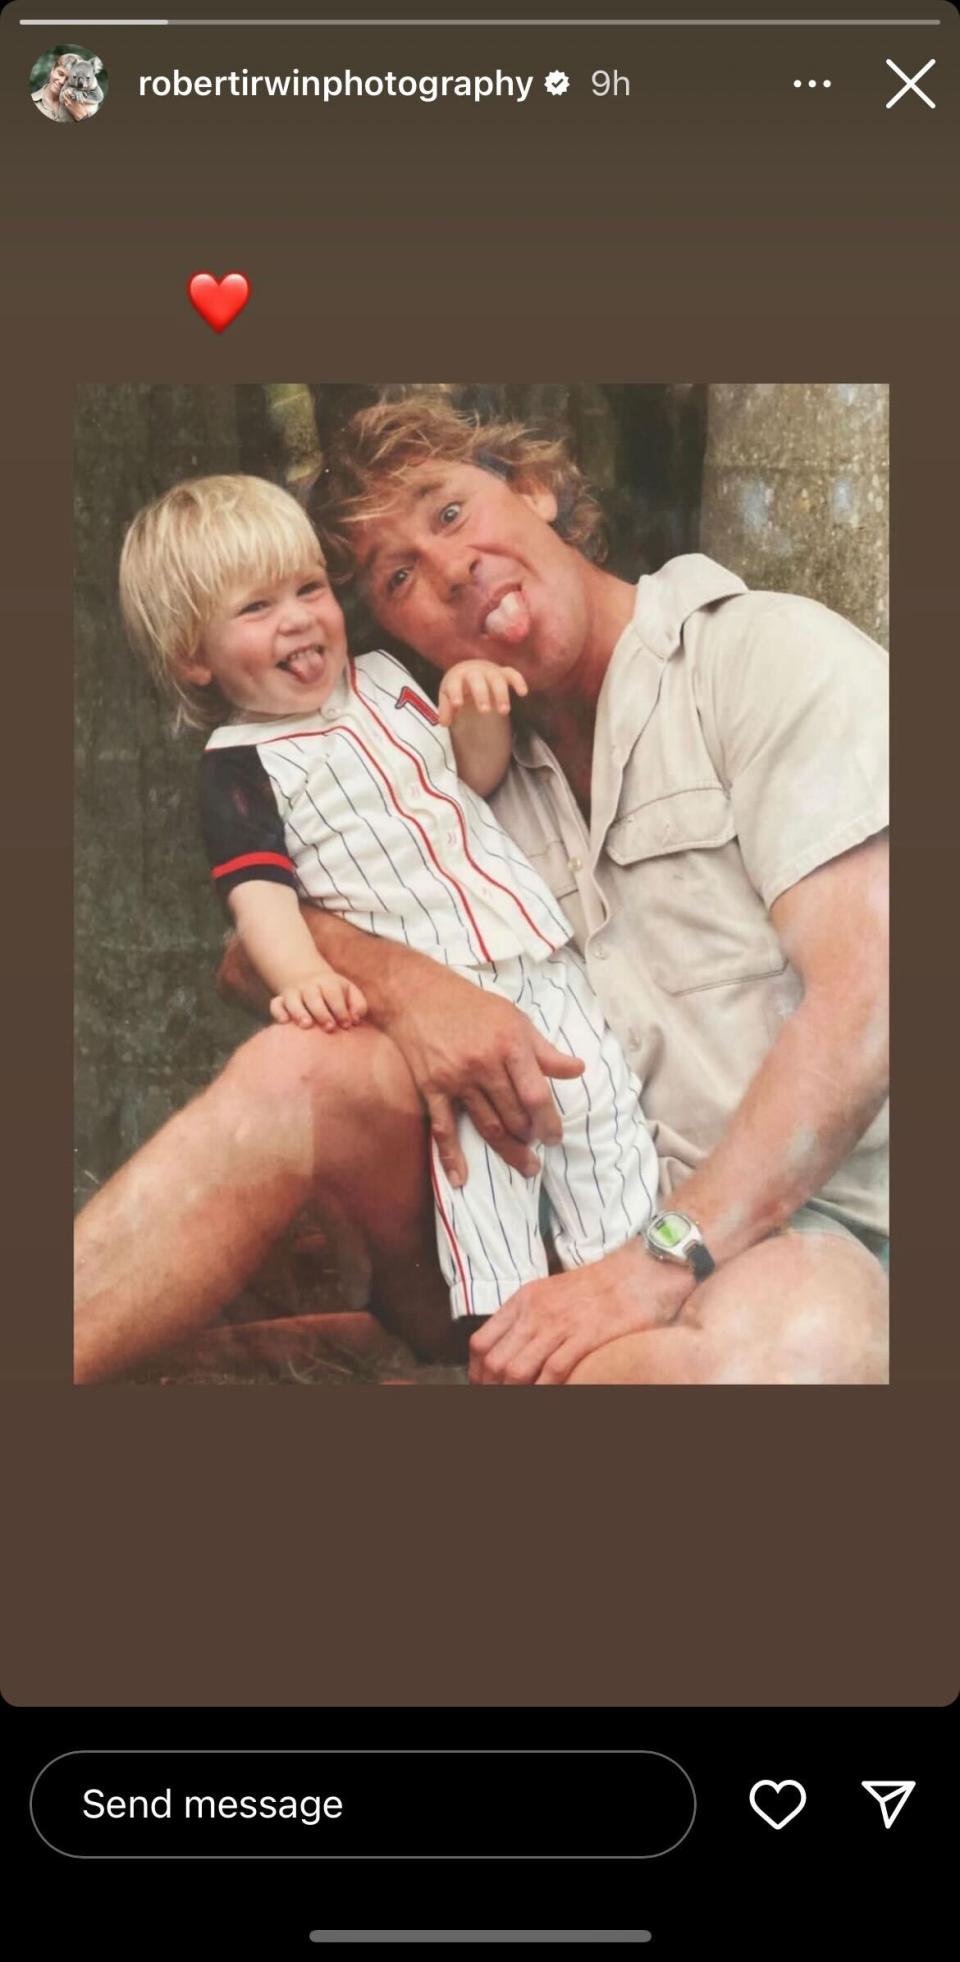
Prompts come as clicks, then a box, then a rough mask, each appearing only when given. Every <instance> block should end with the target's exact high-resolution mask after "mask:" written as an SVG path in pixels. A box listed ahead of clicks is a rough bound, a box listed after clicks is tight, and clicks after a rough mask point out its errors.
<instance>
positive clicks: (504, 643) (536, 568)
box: [358, 461, 588, 692]
mask: <svg viewBox="0 0 960 1962" xmlns="http://www.w3.org/2000/svg"><path fill="white" fill-rule="evenodd" d="M556 512H557V506H556V499H555V498H554V496H553V493H552V492H551V491H547V490H541V489H536V488H534V489H530V490H528V491H521V490H515V489H513V488H512V487H511V485H509V484H507V483H505V482H504V480H503V478H501V477H498V476H496V475H494V473H493V472H492V471H489V470H482V469H478V468H477V467H476V466H475V465H473V464H469V463H445V462H442V461H437V462H436V463H425V464H422V465H420V466H419V467H418V469H417V470H416V471H415V472H414V473H413V474H412V475H411V477H410V478H409V480H408V481H407V482H406V483H405V484H404V486H403V489H402V490H401V492H400V493H399V495H398V497H397V499H396V502H395V503H394V504H393V505H392V506H391V507H390V509H389V510H387V511H386V512H385V513H384V514H383V515H382V516H381V517H377V518H375V519H371V520H370V522H369V524H368V525H366V526H365V527H364V529H363V531H362V532H361V534H360V538H359V550H358V558H359V567H360V573H359V576H360V584H361V587H362V590H363V592H364V594H365V596H366V599H367V602H368V605H369V606H370V607H371V609H372V611H373V613H374V614H375V615H376V618H377V619H378V620H379V622H380V624H381V626H383V627H385V628H386V629H387V631H388V632H389V633H391V634H395V635H396V636H397V638H398V639H400V640H402V641H405V642H406V644H407V646H408V647H412V648H413V649H414V650H415V651H416V652H417V653H418V654H422V655H423V656H424V658H425V659H426V660H428V661H430V662H431V663H432V664H433V666H434V667H437V668H442V669H446V668H450V667H453V666H454V664H455V663H456V662H457V661H469V660H478V659H483V660H487V661H501V662H505V663H508V664H509V665H511V666H513V667H516V668H519V670H520V672H521V674H522V675H523V677H524V679H525V681H527V683H528V684H529V686H530V688H531V689H532V690H533V691H534V692H542V691H545V690H546V689H548V688H550V687H551V686H557V685H560V684H562V682H563V680H564V679H565V677H567V676H568V675H569V674H570V673H571V672H572V670H573V669H574V668H575V666H576V663H577V661H578V659H579V658H580V656H581V654H582V652H583V647H584V641H585V637H586V632H587V620H588V614H587V597H586V590H585V572H586V561H585V560H584V559H583V558H581V556H580V553H579V552H577V551H576V550H575V549H574V548H573V547H572V546H570V545H566V544H565V543H564V541H563V540H562V539H561V538H559V537H558V536H557V533H556V532H555V531H554V530H553V528H552V520H553V519H554V518H555V517H556Z"/></svg>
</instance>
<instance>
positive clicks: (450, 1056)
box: [218, 906, 584, 1185]
mask: <svg viewBox="0 0 960 1962" xmlns="http://www.w3.org/2000/svg"><path fill="white" fill-rule="evenodd" d="M302 912H303V918H304V921H305V924H306V925H307V927H308V928H309V930H310V934H311V937H312V939H313V941H314V943H315V945H316V946H317V947H318V948H319V949H320V950H321V952H322V953H323V954H324V955H325V956H326V957H327V958H328V959H330V960H331V962H332V964H334V965H335V966H336V968H337V969H338V971H339V973H340V974H345V975H349V977H350V978H351V980H353V981H354V982H356V984H357V985H358V986H359V987H360V988H361V990H362V992H363V994H364V996H365V998H366V1001H367V1003H368V1012H369V1016H370V1020H371V1021H372V1022H373V1024H374V1026H375V1028H378V1029H381V1030H382V1031H383V1033H384V1035H388V1036H389V1037H390V1038H391V1040H392V1041H393V1042H395V1043H396V1045H397V1048H398V1049H399V1050H400V1051H401V1054H402V1055H403V1057H404V1060H405V1062H406V1064H407V1068H408V1069H409V1071H410V1074H411V1076H412V1077H413V1080H414V1082H415V1084H416V1086H417V1089H418V1090H419V1092H420V1095H421V1097H422V1098H423V1101H424V1103H425V1105H426V1107H427V1112H428V1114H429V1118H430V1125H431V1129H432V1131H433V1135H434V1138H435V1140H436V1145H437V1151H438V1153H439V1156H440V1162H441V1164H442V1165H443V1169H444V1171H445V1172H446V1174H447V1177H448V1179H449V1180H450V1183H451V1185H463V1184H464V1182H465V1180H466V1176H467V1167H466V1161H465V1159H464V1157H463V1153H462V1152H461V1150H460V1145H459V1141H458V1138H457V1105H459V1104H462V1105H463V1108H464V1109H465V1110H466V1111H467V1112H468V1113H469V1115H470V1117H471V1118H472V1119H473V1122H474V1124H475V1125H476V1127H477V1130H478V1131H479V1132H480V1135H481V1137H482V1138H484V1139H485V1140H486V1143H487V1144H488V1145H489V1146H490V1147H491V1150H493V1151H496V1152H498V1153H499V1155H500V1157H501V1158H502V1159H504V1160H505V1162H506V1163H507V1164H508V1165H512V1166H513V1168H514V1170H515V1171H517V1172H522V1173H524V1175H525V1176H526V1177H527V1178H532V1177H533V1176H534V1174H535V1173H536V1172H537V1171H538V1170H539V1160H538V1158H537V1155H536V1153H535V1152H534V1151H532V1150H531V1149H530V1144H531V1142H538V1143H541V1144H557V1143H559V1140H560V1138H561V1137H562V1136H563V1126H562V1124H561V1122H560V1113H559V1111H558V1110H557V1106H556V1104H555V1103H554V1101H553V1097H552V1095H551V1092H550V1084H549V1081H548V1079H549V1078H550V1077H562V1078H569V1077H574V1076H582V1074H583V1069H584V1064H583V1062H582V1061H581V1059H580V1058H579V1057H578V1056H568V1055H566V1054H565V1053H564V1052H563V1050H560V1049H555V1048H554V1047H553V1044H552V1043H550V1042H547V1041H546V1040H545V1038H544V1037H543V1036H542V1035H539V1034H538V1033H537V1030H536V1029H535V1028H534V1026H533V1023H532V1022H530V1021H528V1019H527V1017H526V1015H523V1014H522V1013H521V1011H520V1009H519V1008H514V1006H513V1004H512V1002H508V1001H504V1000H503V999H502V997H501V996H499V995H493V994H486V993H484V992H482V991H481V990H480V989H479V988H477V987H475V986H474V984H473V982H472V981H464V980H463V979H462V977H461V976H460V975H459V974H453V973H451V971H450V969H449V968H446V967H440V966H439V964H438V963H437V962H436V961H435V960H431V959H430V957H429V955H427V954H418V953H415V952H414V951H413V949H412V948H410V947H400V946H396V945H394V943H393V942H392V941H389V940H380V939H377V938H376V937H375V936H374V935H373V934H372V933H363V932H362V931H361V930H360V929H359V928H357V927H353V926H349V925H348V924H347V922H346V921H344V920H338V919H337V918H336V916H335V915H334V914H332V913H325V912H324V911H323V910H322V908H321V907H318V906H304V907H303V909H302ZM218 985H219V989H220V993H221V994H222V995H223V996H224V998H225V999H226V1000H235V1001H239V1002H240V1003H241V1005H242V1006H243V1007H245V1008H250V1009H251V1010H252V1011H253V1013H254V1014H257V1013H260V1014H265V1013H266V1012H267V1006H268V995H267V990H266V989H265V988H264V986H263V984H262V982H261V981H260V980H259V979H258V977H257V975H256V972H255V970H254V969H253V967H252V966H251V963H250V961H249V959H248V957H247V956H246V954H245V953H244V951H243V947H242V946H241V944H240V941H239V938H236V937H235V938H234V939H233V940H232V941H231V942H230V943H229V945H228V947H227V949H226V952H225V955H224V959H223V964H222V966H221V969H220V974H219V977H218Z"/></svg>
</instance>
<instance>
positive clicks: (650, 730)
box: [491, 553, 888, 1232]
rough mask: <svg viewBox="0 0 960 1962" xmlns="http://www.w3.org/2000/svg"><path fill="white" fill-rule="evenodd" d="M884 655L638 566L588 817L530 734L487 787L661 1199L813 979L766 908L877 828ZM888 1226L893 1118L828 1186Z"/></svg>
mask: <svg viewBox="0 0 960 1962" xmlns="http://www.w3.org/2000/svg"><path fill="white" fill-rule="evenodd" d="M886 732H887V664H886V656H885V654H884V653H883V650H882V649H881V648H879V647H878V646H876V644H875V643H874V642H873V641H871V640H869V639H868V638H867V636H866V635H865V634H862V633H860V632H859V630H858V629H857V628H856V627H853V626H851V625H850V624H849V623H848V622H847V621H846V620H843V619H841V618H840V617H839V615H838V614H836V613H831V612H829V611H828V610H827V608H826V607H823V606H819V605H818V604H817V603H816V602H815V601H813V600H806V599H797V598H795V597H793V596H792V595H790V594H783V593H748V592H747V590H746V587H745V586H744V585H743V583H742V581H741V580H740V579H737V578H736V577H735V576H734V574H733V573H730V572H725V571H724V570H723V568H722V567H721V566H718V565H715V564H714V563H713V561H712V560H711V559H708V558H705V557H703V556H702V555H701V554H700V553H692V554H690V555H688V556H685V557H683V558H677V559H672V560H671V561H670V562H669V564H667V565H665V566H664V567H663V569H662V570H661V571H660V572H658V573H655V574H654V575H653V576H652V577H648V578H644V579H641V580H640V583H639V585H638V587H637V600H636V607H635V609H634V616H633V620H632V622H631V623H630V625H629V626H628V627H627V628H626V630H625V632H624V633H623V634H622V635H621V636H620V639H619V640H618V642H617V645H616V647H615V648H614V651H613V654H612V656H611V660H610V665H609V667H608V669H607V673H606V676H605V678H604V682H603V687H602V689H601V692H600V698H599V701H598V704H597V718H596V733H595V738H594V748H593V779H592V804H591V809H592V818H591V825H590V828H589V831H588V829H587V826H586V823H585V821H584V818H583V816H582V814H581V812H580V810H579V807H578V805H577V804H576V801H575V799H574V797H573V794H572V792H571V791H570V788H569V786H568V784H567V782H566V780H565V778H564V777H563V775H562V772H561V771H560V768H559V765H558V764H557V762H556V759H555V757H554V756H553V754H552V752H551V751H550V750H549V749H548V747H547V745H546V743H545V742H543V741H542V739H541V738H540V737H539V736H535V735H531V734H528V733H527V734H518V736H517V738H516V741H515V744H514V762H513V765H512V767H511V769H510V772H509V774H508V776H507V777H506V779H505V780H504V782H503V784H502V785H501V786H500V788H499V790H498V791H497V792H496V795H495V796H494V798H492V799H491V802H492V803H493V805H494V808H495V810H496V813H497V816H498V817H499V819H500V821H501V823H502V824H504V825H505V826H506V828H507V830H508V831H509V832H510V833H511V834H512V836H513V837H514V838H515V839H516V841H517V843H518V844H519V845H520V846H521V847H522V849H523V850H524V851H525V852H526V854H527V856H528V857H529V858H530V859H531V861H532V863H533V864H534V865H535V867H536V868H537V870H538V872H540V874H541V876H542V877H543V878H544V879H545V880H546V882H547V884H548V885H549V886H550V887H551V889H552V891H553V892H554V893H555V894H556V896H557V898H558V899H559V900H560V901H561V903H562V905H563V908H564V911H565V912H566V913H567V915H568V917H569V918H570V920H571V921H572V922H573V924H574V927H575V931H576V939H577V944H578V946H579V947H580V949H581V951H582V952H583V954H584V956H585V959H586V964H587V969H588V972H589V975H590V979H591V981H592V983H593V986H594V988H595V990H596V993H597V995H598V996H599V998H600V1001H601V1003H602V1005H603V1009H604V1013H605V1014H606V1017H607V1020H608V1021H609V1023H610V1025H611V1027H612V1028H613V1029H614V1030H615V1031H616V1033H617V1035H618V1036H619V1037H620V1040H621V1042H622V1043H623V1046H624V1048H625V1050H626V1052H627V1055H628V1057H629V1060H630V1063H631V1065H632V1067H633V1069H634V1070H635V1071H636V1073H637V1075H638V1077H639V1078H640V1080H641V1083H642V1085H643V1105H644V1111H645V1113H646V1116H647V1118H648V1120H650V1123H651V1128H652V1130H653V1132H654V1135H655V1137H656V1138H657V1146H658V1151H659V1153H660V1159H661V1166H662V1173H661V1187H662V1191H663V1193H664V1194H666V1193H668V1192H669V1191H670V1190H671V1189H672V1187H673V1186H674V1185H675V1184H676V1183H677V1182H678V1181H679V1180H680V1179H682V1178H683V1177H685V1176H686V1175H687V1174H688V1173H689V1172H691V1171H693V1170H694V1169H695V1168H696V1166H697V1165H698V1164H699V1163H700V1162H701V1161H702V1160H703V1159H704V1158H705V1157H706V1156H707V1155H708V1154H709V1153H710V1152H711V1151H712V1150H713V1148H714V1146H715V1145H716V1144H717V1143H718V1141H719V1139H720V1136H721V1134H722V1132H723V1130H724V1128H725V1126H726V1124H727V1123H728V1121H729V1119H730V1117H731V1116H732V1114H733V1112H734V1111H735V1110H736V1108H737V1106H738V1105H739V1103H740V1102H741V1100H742V1098H743V1096H744V1093H745V1091H746V1089H747V1086H748V1084H749V1082H750V1080H751V1078H752V1077H753V1076H754V1074H755V1072H756V1070H757V1069H758V1067H759V1065H760V1063H761V1062H762V1060H763V1057H764V1056H765V1054H766V1053H767V1051H768V1049H769V1048H770V1046H771V1044H772V1042H773V1041H774V1039H775V1037H776V1035H777V1034H778V1031H779V1029H780V1027H781V1025H782V1023H783V1021H784V1020H785V1018H786V1017H787V1016H788V1015H790V1014H791V1012H792V1011H793V1010H794V1009H795V1008H796V1006H797V1004H798V1002H799V1001H800V998H801V995H802V986H801V983H800V978H799V976H798V974H797V973H796V970H795V969H794V968H793V967H791V965H790V963H789V962H788V961H787V960H786V958H785V956H784V953H783V949H782V947H781V945H780V942H779V940H778V938H777V935H776V932H775V930H774V927H773V925H772V922H771V920H770V912H769V909H770V907H771V905H772V904H773V901H774V900H775V899H776V898H777V897H778V895H779V894H780V893H782V892H785V891H786V890H787V888H788V887H790V886H792V885H795V884H796V882H797V880H798V879H802V878H803V877H804V875H805V874H806V873H808V872H812V871H814V870H815V868H816V867H817V866H818V865H823V864H825V863H826V861H827V860H829V859H831V858H835V857H836V856H837V855H838V854H839V853H840V852H844V851H848V850H849V849H850V848H851V847H852V846H854V845H858V844H861V843H862V842H863V841H864V840H865V839H867V838H870V837H873V836H874V835H875V834H876V833H877V832H879V831H882V830H883V829H884V828H885V827H886V824H887V821H888V809H887V787H888V770H887V750H886ZM818 1199H819V1201H820V1203H822V1204H823V1205H824V1206H825V1207H826V1208H827V1210H829V1211H830V1212H832V1213H833V1214H835V1215H836V1217H838V1218H840V1219H843V1220H845V1221H847V1222H849V1223H850V1224H853V1225H859V1226H867V1227H871V1228H873V1229H874V1230H876V1231H881V1232H885V1231H886V1230H887V1112H886V1109H884V1110H883V1111H882V1112H881V1113H880V1115H879V1116H878V1117H877V1118H876V1119H875V1121H874V1122H873V1124H871V1126H870V1128H869V1130H868V1131H867V1132H865V1134H864V1136H863V1138H862V1139H861V1141H860V1143H859V1145H858V1146H857V1149H856V1151H855V1152H854V1153H853V1154H852V1155H851V1157H850V1158H848V1159H847V1160H846V1162H845V1163H844V1164H843V1165H842V1166H840V1167H839V1169H838V1170H837V1171H836V1172H835V1173H834V1175H833V1177H832V1178H831V1179H830V1181H829V1183H828V1184H827V1186H825V1188H824V1190H823V1192H822V1193H821V1194H819V1195H818Z"/></svg>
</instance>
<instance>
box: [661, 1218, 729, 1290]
mask: <svg viewBox="0 0 960 1962" xmlns="http://www.w3.org/2000/svg"><path fill="white" fill-rule="evenodd" d="M643 1240H644V1245H645V1247H646V1249H647V1252H648V1253H652V1255H653V1257H654V1259H655V1260H672V1261H673V1262H674V1263H675V1264H676V1265H677V1266H678V1267H689V1269H690V1271H691V1273H692V1274H693V1275H694V1276H695V1278H696V1279H697V1280H698V1281H705V1280H706V1278H707V1276H708V1274H712V1273H713V1271H714V1269H715V1267H716V1264H717V1263H716V1261H715V1260H714V1258H713V1255H712V1254H711V1253H709V1252H708V1251H707V1248H706V1245H705V1243H704V1238H703V1234H702V1233H701V1231H700V1228H699V1226H698V1225H697V1223H696V1220H692V1219H690V1217H689V1215H688V1214H687V1213H654V1215H653V1218H652V1220H651V1221H650V1224H649V1226H645V1227H644V1229H643Z"/></svg>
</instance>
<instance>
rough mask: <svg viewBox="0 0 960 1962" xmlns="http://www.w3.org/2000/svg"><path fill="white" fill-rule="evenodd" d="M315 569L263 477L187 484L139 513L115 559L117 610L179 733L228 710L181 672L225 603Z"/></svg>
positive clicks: (292, 512) (294, 508)
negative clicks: (117, 566) (237, 595)
mask: <svg viewBox="0 0 960 1962" xmlns="http://www.w3.org/2000/svg"><path fill="white" fill-rule="evenodd" d="M322 559H323V553H322V551H321V548H320V543H319V540H318V538H317V535H316V533H315V531H314V529H313V526H312V525H311V523H310V520H309V518H308V517H307V514H306V512H305V511H304V510H303V509H302V508H301V506H300V505H299V504H298V503H297V500H296V498H295V497H291V495H290V493H289V491H285V490H281V488H280V486H279V485H278V484H271V483H269V482H268V481H267V479H266V478H265V477H246V476H240V475H236V476H222V477H194V478H189V479H188V480H187V481H186V482H185V483H182V484H174V486H173V489H172V490H168V491H165V492H164V494H163V496H162V497H158V498H156V499H155V500H154V502H153V503H152V504H148V505H146V506H145V507H144V509H143V510H142V511H138V513H137V515H136V517H135V518H134V520H133V523H132V525H131V526H130V529H129V531H128V532H127V535H126V537H125V539H124V541H123V551H122V552H121V555H120V605H121V608H122V611H123V619H124V624H125V626H126V629H127V633H128V635H129V637H130V640H131V642H132V643H133V646H134V647H135V648H136V649H137V651H138V653H140V654H142V655H143V657H144V659H145V661H146V663H147V666H148V667H149V669H150V672H151V674H152V675H153V678H154V680H155V681H156V682H157V684H158V686H159V687H160V688H161V689H162V691H163V692H164V693H165V694H166V695H167V696H169V697H170V698H171V699H172V701H173V703H174V706H175V709H176V726H177V728H178V729H180V728H184V727H189V728H193V729H205V728H210V727H211V726H212V725H213V724H215V723H217V722H219V721H221V720H222V718H223V714H224V712H225V709H226V708H227V704H226V703H225V702H224V700H223V698H222V696H221V695H220V691H219V689H217V688H216V686H215V685H211V686H209V687H203V686H201V685H200V684H198V683H195V682H191V681H190V678H189V667H190V663H191V661H192V660H193V658H194V656H195V655H196V654H197V652H198V650H199V648H200V643H201V641H202V638H203V634H204V630H205V628H206V627H207V626H208V625H209V623H210V621H211V620H212V619H213V617H214V615H215V614H216V613H218V612H219V611H220V609H221V607H222V606H223V604H224V601H225V600H226V598H227V597H228V595H229V594H230V593H231V592H232V591H235V590H236V589H237V588H240V587H247V588H249V589H253V588H255V587H257V586H271V585H275V584H276V583H277V582H278V581H279V580H282V579H289V578H290V577H291V576H292V575H294V574H296V573H297V572H299V571H301V570H302V569H305V568H306V567H307V566H309V565H311V564H313V563H314V562H315V561H321V562H322Z"/></svg>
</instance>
